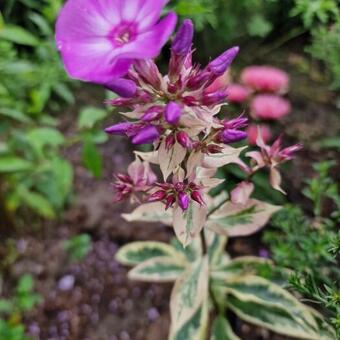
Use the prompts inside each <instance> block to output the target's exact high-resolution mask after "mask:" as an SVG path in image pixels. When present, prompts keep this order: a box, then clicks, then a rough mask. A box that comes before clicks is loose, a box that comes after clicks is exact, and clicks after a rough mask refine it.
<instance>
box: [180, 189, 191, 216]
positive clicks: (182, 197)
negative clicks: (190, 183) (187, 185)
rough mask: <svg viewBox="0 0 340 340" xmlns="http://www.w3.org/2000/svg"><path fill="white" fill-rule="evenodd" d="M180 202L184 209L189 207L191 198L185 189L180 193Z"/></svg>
mask: <svg viewBox="0 0 340 340" xmlns="http://www.w3.org/2000/svg"><path fill="white" fill-rule="evenodd" d="M178 204H179V206H180V207H181V208H182V210H183V211H185V210H187V209H188V208H189V204H190V198H189V196H188V194H186V193H185V192H184V191H181V192H180V193H179V194H178Z"/></svg>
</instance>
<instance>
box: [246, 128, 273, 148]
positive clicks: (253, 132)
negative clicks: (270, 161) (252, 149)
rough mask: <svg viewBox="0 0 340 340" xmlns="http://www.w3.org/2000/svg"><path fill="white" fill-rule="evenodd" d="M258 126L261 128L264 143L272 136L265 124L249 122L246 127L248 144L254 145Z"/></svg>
mask: <svg viewBox="0 0 340 340" xmlns="http://www.w3.org/2000/svg"><path fill="white" fill-rule="evenodd" d="M259 128H260V129H261V132H262V139H263V141H264V142H265V143H267V142H268V141H269V140H270V139H271V138H272V133H271V131H270V128H269V127H268V126H267V125H262V124H261V125H256V124H251V125H249V127H248V129H247V134H248V142H249V144H251V145H256V140H257V137H258V131H259Z"/></svg>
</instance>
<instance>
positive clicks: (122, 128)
mask: <svg viewBox="0 0 340 340" xmlns="http://www.w3.org/2000/svg"><path fill="white" fill-rule="evenodd" d="M133 125H134V124H132V123H129V122H124V123H118V124H115V125H112V126H110V127H108V128H106V129H105V132H106V133H108V134H110V135H125V134H126V133H127V131H128V130H129V129H130V128H131V127H132V126H133Z"/></svg>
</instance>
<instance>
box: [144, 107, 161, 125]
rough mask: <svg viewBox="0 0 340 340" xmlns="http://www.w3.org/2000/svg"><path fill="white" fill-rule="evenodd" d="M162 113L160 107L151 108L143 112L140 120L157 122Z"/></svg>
mask: <svg viewBox="0 0 340 340" xmlns="http://www.w3.org/2000/svg"><path fill="white" fill-rule="evenodd" d="M162 111H163V107H162V106H153V107H151V108H150V109H148V110H147V111H146V112H145V114H144V115H143V116H142V117H141V120H143V121H144V122H151V121H153V120H157V119H159V118H160V117H161V115H162Z"/></svg>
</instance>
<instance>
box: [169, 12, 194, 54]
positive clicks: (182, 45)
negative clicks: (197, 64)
mask: <svg viewBox="0 0 340 340" xmlns="http://www.w3.org/2000/svg"><path fill="white" fill-rule="evenodd" d="M193 37H194V25H193V23H192V21H191V20H189V19H185V20H184V21H183V24H182V25H181V27H180V28H179V30H178V32H177V34H176V36H175V39H174V41H173V43H172V46H171V49H172V51H173V52H174V53H176V54H179V55H182V56H185V55H187V54H188V53H189V52H190V49H191V45H192V40H193Z"/></svg>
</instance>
